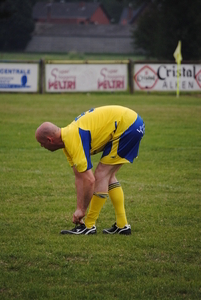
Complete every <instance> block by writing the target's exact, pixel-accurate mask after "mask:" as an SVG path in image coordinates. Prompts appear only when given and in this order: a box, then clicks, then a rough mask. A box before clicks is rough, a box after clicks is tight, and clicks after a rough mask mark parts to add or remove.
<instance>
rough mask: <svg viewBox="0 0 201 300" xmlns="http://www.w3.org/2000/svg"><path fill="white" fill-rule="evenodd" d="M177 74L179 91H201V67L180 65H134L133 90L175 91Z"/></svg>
mask: <svg viewBox="0 0 201 300" xmlns="http://www.w3.org/2000/svg"><path fill="white" fill-rule="evenodd" d="M177 74H179V89H180V91H200V90H201V65H190V64H182V65H181V66H180V69H179V70H178V67H177V65H176V64H135V66H134V76H133V79H134V89H135V90H150V91H151V90H153V91H176V90H177Z"/></svg>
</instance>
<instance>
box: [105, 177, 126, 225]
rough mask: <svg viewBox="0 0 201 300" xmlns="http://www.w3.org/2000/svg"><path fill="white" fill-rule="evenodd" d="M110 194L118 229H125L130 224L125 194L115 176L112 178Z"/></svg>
mask: <svg viewBox="0 0 201 300" xmlns="http://www.w3.org/2000/svg"><path fill="white" fill-rule="evenodd" d="M108 192H109V197H110V199H111V201H112V204H113V206H114V209H115V215H116V224H117V226H118V227H120V228H123V227H124V226H125V225H127V223H128V222H127V218H126V212H125V206H124V192H123V189H122V187H121V184H120V183H119V182H118V180H117V179H116V177H115V174H113V175H112V176H111V178H110V181H109V188H108Z"/></svg>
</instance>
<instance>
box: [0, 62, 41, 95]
mask: <svg viewBox="0 0 201 300" xmlns="http://www.w3.org/2000/svg"><path fill="white" fill-rule="evenodd" d="M1 91H3V92H20V93H22V92H26V93H27V92H37V91H38V64H28V63H0V92H1Z"/></svg>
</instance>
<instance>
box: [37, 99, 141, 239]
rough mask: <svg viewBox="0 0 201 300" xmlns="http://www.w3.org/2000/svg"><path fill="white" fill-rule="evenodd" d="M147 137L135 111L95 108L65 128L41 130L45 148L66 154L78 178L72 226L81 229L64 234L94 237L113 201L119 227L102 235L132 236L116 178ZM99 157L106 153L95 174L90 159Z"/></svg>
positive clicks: (47, 126) (52, 126)
mask: <svg viewBox="0 0 201 300" xmlns="http://www.w3.org/2000/svg"><path fill="white" fill-rule="evenodd" d="M144 133H145V125H144V122H143V120H142V118H141V117H140V116H139V115H138V114H137V113H136V112H135V111H133V110H131V109H129V108H126V107H122V106H115V105H114V106H102V107H97V108H93V109H90V110H89V111H87V112H84V113H82V114H81V115H79V116H78V117H77V118H75V120H74V121H73V122H72V123H71V124H69V125H68V126H66V127H63V128H59V127H57V126H56V125H55V124H52V123H50V122H44V123H42V124H41V125H40V126H39V127H38V128H37V130H36V139H37V141H38V142H39V143H40V144H41V146H42V147H44V148H46V149H47V150H50V151H55V150H58V149H63V152H64V154H65V155H66V158H67V160H68V162H69V164H70V166H71V167H72V168H73V171H74V174H75V186H76V192H77V209H76V211H75V212H74V214H73V223H75V224H76V226H75V228H73V229H71V230H62V231H61V234H77V235H79V234H85V235H88V234H95V233H96V220H97V219H98V216H99V213H100V211H101V208H102V207H103V205H104V203H105V201H106V200H107V198H108V197H110V199H111V201H112V204H113V206H114V210H115V215H116V222H115V223H114V225H113V226H112V227H111V228H109V229H104V230H103V233H105V234H115V233H117V234H125V235H129V234H131V226H130V225H129V224H128V221H127V218H126V212H125V207H124V193H123V190H122V187H121V185H120V183H119V182H118V180H117V178H116V173H117V171H118V170H119V169H120V168H121V166H122V165H123V164H125V163H132V162H133V160H134V159H135V158H136V157H137V156H138V151H139V145H140V141H141V139H142V137H143V135H144ZM98 152H102V157H101V159H100V162H99V163H98V165H97V167H96V169H95V172H94V173H93V171H92V167H93V165H92V162H91V155H94V154H96V153H98ZM89 204H90V205H89ZM88 206H89V210H88V213H87V215H86V217H85V221H84V220H83V218H84V216H85V214H86V211H87V208H88Z"/></svg>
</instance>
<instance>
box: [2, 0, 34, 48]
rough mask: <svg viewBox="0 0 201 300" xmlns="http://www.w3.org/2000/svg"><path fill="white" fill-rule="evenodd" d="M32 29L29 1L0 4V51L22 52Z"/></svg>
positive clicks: (10, 1) (10, 0) (5, 0)
mask: <svg viewBox="0 0 201 300" xmlns="http://www.w3.org/2000/svg"><path fill="white" fill-rule="evenodd" d="M33 29H34V22H33V20H32V3H31V1H29V0H15V1H12V0H4V1H1V4H0V50H1V51H10V50H23V49H24V48H25V46H26V45H27V43H28V41H29V40H30V38H31V33H32V31H33Z"/></svg>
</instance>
